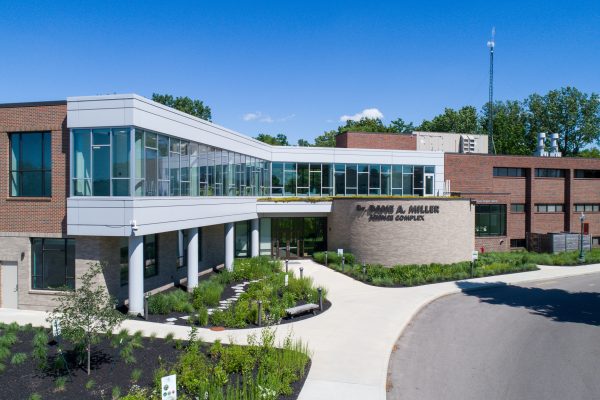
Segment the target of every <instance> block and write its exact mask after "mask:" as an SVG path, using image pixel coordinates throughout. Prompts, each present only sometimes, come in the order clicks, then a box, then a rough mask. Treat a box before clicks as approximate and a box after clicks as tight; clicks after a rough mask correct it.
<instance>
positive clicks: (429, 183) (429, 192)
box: [425, 174, 434, 196]
mask: <svg viewBox="0 0 600 400" xmlns="http://www.w3.org/2000/svg"><path fill="white" fill-rule="evenodd" d="M433 179H434V178H433V174H425V196H433V186H434V185H433Z"/></svg>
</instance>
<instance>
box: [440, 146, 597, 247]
mask: <svg viewBox="0 0 600 400" xmlns="http://www.w3.org/2000/svg"><path fill="white" fill-rule="evenodd" d="M494 167H514V168H525V169H526V171H527V177H494V176H493V168H494ZM536 168H555V169H564V170H566V171H565V172H566V176H565V178H541V177H540V178H537V177H535V169H536ZM575 169H595V170H600V160H599V159H585V158H567V157H565V158H549V157H533V156H491V155H480V154H453V153H447V154H446V155H445V167H444V172H445V179H449V180H450V185H451V191H452V192H453V193H454V194H456V195H460V196H462V197H468V198H471V199H473V200H475V201H478V202H480V203H481V202H486V203H497V204H506V205H507V236H506V237H496V238H476V240H475V241H476V246H477V248H480V247H481V246H485V247H486V250H508V249H509V248H510V247H509V246H510V239H511V238H514V239H523V238H525V234H526V232H534V233H548V232H561V231H565V230H570V231H572V232H579V230H580V225H579V213H575V212H574V209H573V206H574V204H578V203H596V204H600V179H576V178H574V170H575ZM511 203H525V204H526V209H527V212H526V213H522V214H519V213H511V211H510V204H511ZM539 203H559V204H564V210H565V211H564V212H562V213H538V212H536V211H535V204H539ZM586 215H587V217H586V221H587V222H589V223H590V231H591V234H592V236H600V213H586Z"/></svg>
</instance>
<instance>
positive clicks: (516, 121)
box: [479, 100, 536, 155]
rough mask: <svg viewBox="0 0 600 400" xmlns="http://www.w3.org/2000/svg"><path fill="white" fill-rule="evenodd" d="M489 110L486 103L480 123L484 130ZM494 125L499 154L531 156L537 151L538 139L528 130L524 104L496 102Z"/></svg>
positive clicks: (511, 101) (496, 146)
mask: <svg viewBox="0 0 600 400" xmlns="http://www.w3.org/2000/svg"><path fill="white" fill-rule="evenodd" d="M488 108H489V104H488V103H486V104H485V105H484V106H483V108H482V110H481V114H480V117H479V121H480V122H479V123H480V126H481V127H482V129H483V128H484V127H487V123H488V118H489V114H488ZM492 124H493V135H494V146H495V149H496V153H497V154H520V155H530V154H532V153H533V151H534V150H535V146H536V138H535V135H533V136H532V135H531V133H530V132H529V131H528V129H527V110H526V109H525V107H524V105H523V103H522V102H519V101H513V100H508V101H505V102H502V101H497V102H494V118H493V122H492Z"/></svg>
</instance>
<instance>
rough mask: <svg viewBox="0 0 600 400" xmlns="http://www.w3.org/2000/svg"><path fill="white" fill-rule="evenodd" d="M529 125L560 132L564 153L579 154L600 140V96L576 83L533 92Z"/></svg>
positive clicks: (532, 128) (534, 130)
mask: <svg viewBox="0 0 600 400" xmlns="http://www.w3.org/2000/svg"><path fill="white" fill-rule="evenodd" d="M526 104H527V109H528V114H529V115H528V129H529V132H530V134H532V135H537V133H538V132H547V133H558V134H559V140H558V148H559V150H560V151H561V152H562V154H563V156H575V155H578V154H579V152H580V151H581V150H582V149H583V148H584V147H585V146H587V145H590V144H592V143H598V142H599V141H600V99H599V97H598V94H596V93H592V94H591V95H588V94H587V93H582V92H580V91H579V90H577V89H576V88H574V87H566V88H560V89H557V90H551V91H549V92H548V93H547V94H545V95H544V96H541V95H539V94H532V95H531V96H529V98H528V99H527V100H526Z"/></svg>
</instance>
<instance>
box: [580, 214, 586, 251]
mask: <svg viewBox="0 0 600 400" xmlns="http://www.w3.org/2000/svg"><path fill="white" fill-rule="evenodd" d="M579 221H581V234H580V236H579V262H580V263H582V262H584V261H585V256H584V254H583V221H585V215H584V214H583V213H581V216H580V217H579Z"/></svg>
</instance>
